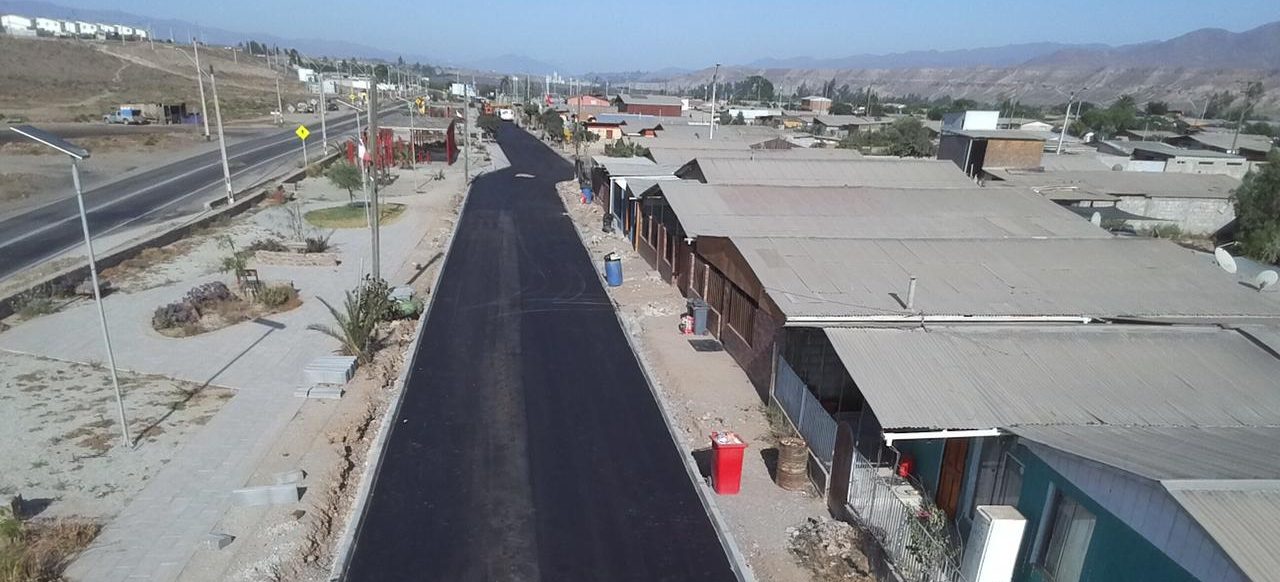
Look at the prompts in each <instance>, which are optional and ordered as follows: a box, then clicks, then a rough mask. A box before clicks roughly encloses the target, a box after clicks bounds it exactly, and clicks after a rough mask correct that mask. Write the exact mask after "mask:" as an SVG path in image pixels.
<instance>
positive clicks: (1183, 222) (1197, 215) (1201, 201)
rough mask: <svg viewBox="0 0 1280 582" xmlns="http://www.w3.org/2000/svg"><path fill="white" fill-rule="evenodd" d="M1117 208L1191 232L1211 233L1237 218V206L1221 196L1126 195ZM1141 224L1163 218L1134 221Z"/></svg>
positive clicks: (1144, 224) (1139, 225) (1145, 224)
mask: <svg viewBox="0 0 1280 582" xmlns="http://www.w3.org/2000/svg"><path fill="white" fill-rule="evenodd" d="M1116 208H1118V209H1120V210H1123V211H1125V212H1132V213H1134V214H1138V215H1142V216H1150V217H1152V218H1161V219H1164V220H1169V221H1172V224H1176V225H1178V227H1179V228H1181V229H1182V232H1184V233H1187V234H1198V235H1210V234H1213V233H1215V232H1218V230H1220V229H1221V228H1222V227H1224V226H1226V225H1227V224H1228V223H1230V222H1231V221H1232V220H1235V217H1236V212H1235V207H1234V206H1233V205H1232V204H1231V201H1230V200H1225V199H1220V198H1147V197H1144V196H1125V197H1122V198H1121V199H1120V201H1119V202H1117V203H1116ZM1132 222H1133V223H1134V226H1135V227H1137V228H1149V227H1151V226H1153V225H1158V224H1167V223H1160V222H1154V221H1152V222H1148V221H1132Z"/></svg>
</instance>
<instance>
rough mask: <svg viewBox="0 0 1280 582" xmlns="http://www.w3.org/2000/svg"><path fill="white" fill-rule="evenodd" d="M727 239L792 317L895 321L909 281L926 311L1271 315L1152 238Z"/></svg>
mask: <svg viewBox="0 0 1280 582" xmlns="http://www.w3.org/2000/svg"><path fill="white" fill-rule="evenodd" d="M992 220H993V221H995V222H996V223H997V224H999V225H1002V226H1006V223H1007V222H1009V221H1004V220H1001V219H1000V218H999V217H993V218H992ZM732 240H733V243H734V244H735V246H736V247H737V248H738V251H739V252H740V253H741V254H742V256H743V258H744V259H745V260H746V261H747V262H748V263H749V264H750V266H751V269H752V270H753V271H754V273H755V274H756V276H757V277H758V278H759V279H760V281H761V283H762V284H763V285H764V287H765V288H766V290H767V291H768V293H769V296H770V297H771V298H772V299H773V301H774V302H775V303H776V304H777V305H778V307H779V308H780V309H781V310H782V311H783V313H784V314H786V315H787V316H788V317H792V318H794V317H819V316H826V317H860V316H877V315H903V314H907V313H908V312H907V311H906V310H905V309H903V307H902V306H901V305H900V304H899V303H898V301H897V300H895V299H894V298H893V296H891V295H890V293H897V294H898V295H902V294H904V293H905V292H906V286H907V280H908V279H909V278H910V277H911V276H913V275H914V276H916V277H918V279H919V282H918V288H917V293H916V301H915V309H916V311H917V312H920V313H923V314H927V315H957V316H1073V317H1074V316H1085V317H1099V318H1107V317H1123V316H1131V317H1150V318H1158V317H1165V318H1203V317H1215V318H1216V317H1232V316H1242V317H1275V316H1280V301H1274V300H1273V299H1271V298H1269V297H1266V295H1268V294H1267V293H1258V292H1257V291H1254V290H1252V289H1250V288H1248V287H1245V286H1243V285H1240V284H1239V283H1238V281H1237V280H1236V278H1235V277H1234V276H1232V275H1229V274H1227V273H1225V272H1223V271H1222V270H1221V269H1219V268H1218V267H1217V266H1216V265H1215V264H1214V261H1213V258H1212V256H1211V255H1209V254H1207V253H1200V252H1196V251H1192V250H1189V249H1185V248H1182V247H1179V246H1177V245H1175V244H1173V243H1171V242H1169V241H1165V240H1159V239H1148V238H1128V237H1117V238H1105V239H1030V240H1028V239H1016V240H1014V239H1011V240H998V239H985V240H958V239H901V240H886V239H874V240H866V239H861V240H859V239H831V238H766V237H758V238H752V237H732Z"/></svg>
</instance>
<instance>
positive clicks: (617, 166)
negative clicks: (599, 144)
mask: <svg viewBox="0 0 1280 582" xmlns="http://www.w3.org/2000/svg"><path fill="white" fill-rule="evenodd" d="M591 161H592V163H594V164H595V165H596V166H599V167H601V168H604V170H605V171H606V172H608V173H609V175H610V176H612V177H615V178H616V177H620V176H667V175H672V174H674V173H675V170H676V166H672V165H669V164H655V163H654V162H653V160H650V159H649V158H642V157H632V158H615V157H610V156H591Z"/></svg>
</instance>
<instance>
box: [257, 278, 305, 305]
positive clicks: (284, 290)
mask: <svg viewBox="0 0 1280 582" xmlns="http://www.w3.org/2000/svg"><path fill="white" fill-rule="evenodd" d="M297 296H298V290H297V289H294V288H293V285H290V284H288V283H281V284H278V285H268V286H266V287H263V288H262V290H261V291H259V292H258V302H259V303H261V304H263V305H266V306H267V307H280V306H281V305H284V304H286V303H288V302H290V301H293V299H294V298H296V297H297Z"/></svg>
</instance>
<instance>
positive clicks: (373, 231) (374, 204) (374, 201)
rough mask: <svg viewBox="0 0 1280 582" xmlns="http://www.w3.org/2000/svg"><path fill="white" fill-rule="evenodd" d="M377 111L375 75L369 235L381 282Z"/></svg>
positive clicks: (371, 109) (371, 95) (371, 108)
mask: <svg viewBox="0 0 1280 582" xmlns="http://www.w3.org/2000/svg"><path fill="white" fill-rule="evenodd" d="M377 111H378V77H377V75H376V74H375V75H374V76H373V80H372V81H371V86H370V87H369V126H368V127H369V141H371V142H373V143H372V146H373V149H370V150H369V152H370V153H369V155H370V159H371V160H372V164H373V179H372V180H370V181H369V182H370V187H369V234H370V237H371V239H370V243H371V244H372V249H373V261H372V264H371V269H372V273H373V278H374V280H381V279H382V269H381V266H380V265H379V263H380V261H379V260H378V259H379V256H380V255H381V253H380V251H379V249H378V246H379V245H378V243H379V240H378V218H379V216H378V173H379V171H378V158H379V154H381V153H382V152H381V151H380V150H381V149H382V148H381V147H380V146H381V144H380V143H378V114H377ZM357 115H358V114H357Z"/></svg>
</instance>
